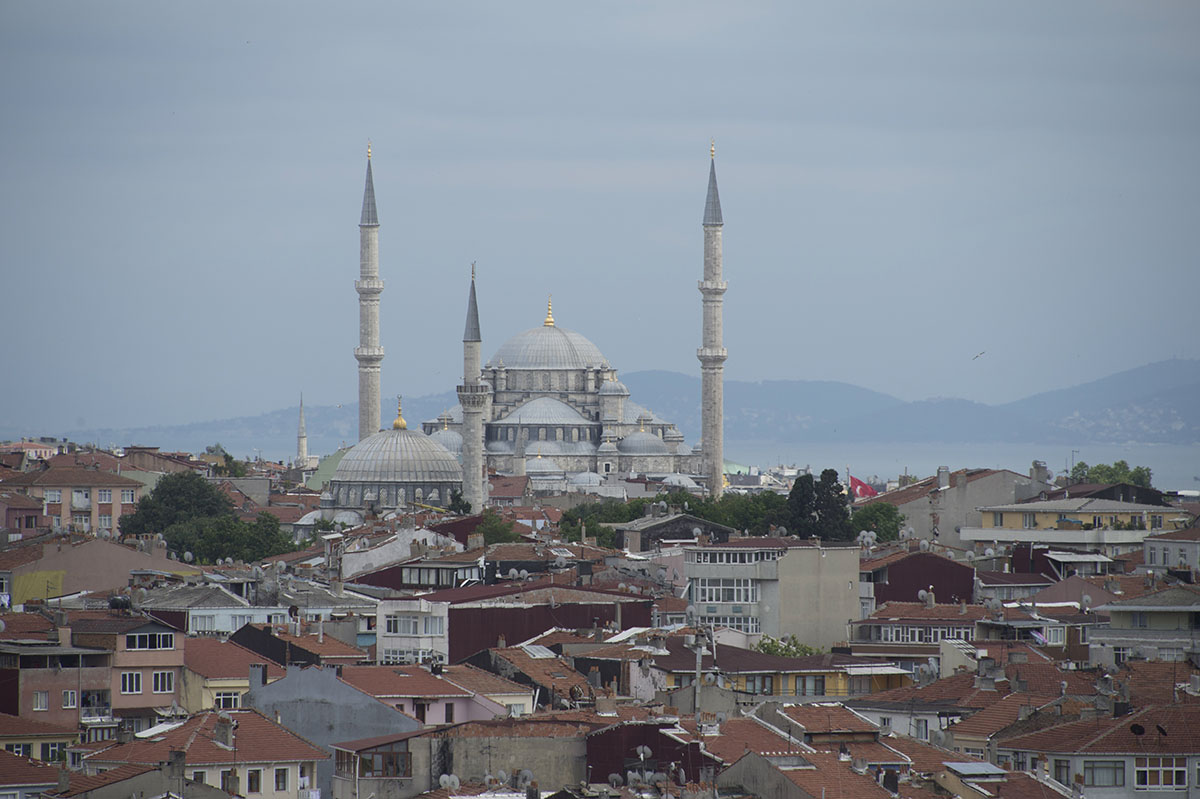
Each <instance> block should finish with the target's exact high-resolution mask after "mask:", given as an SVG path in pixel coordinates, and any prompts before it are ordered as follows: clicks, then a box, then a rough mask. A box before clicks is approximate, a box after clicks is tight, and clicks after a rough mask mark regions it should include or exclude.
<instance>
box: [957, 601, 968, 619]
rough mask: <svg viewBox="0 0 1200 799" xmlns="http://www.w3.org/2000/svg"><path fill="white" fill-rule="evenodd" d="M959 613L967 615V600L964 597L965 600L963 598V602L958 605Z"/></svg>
mask: <svg viewBox="0 0 1200 799" xmlns="http://www.w3.org/2000/svg"><path fill="white" fill-rule="evenodd" d="M958 615H959V616H966V615H967V600H965V599H964V600H963V601H962V602H961V603H960V604H959V606H958Z"/></svg>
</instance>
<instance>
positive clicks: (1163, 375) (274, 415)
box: [6, 360, 1200, 459]
mask: <svg viewBox="0 0 1200 799" xmlns="http://www.w3.org/2000/svg"><path fill="white" fill-rule="evenodd" d="M622 379H623V381H624V382H625V384H626V385H627V386H628V387H629V390H630V393H631V398H632V399H633V400H635V401H636V402H638V403H640V404H641V405H644V406H646V407H648V408H650V409H651V410H653V411H654V412H655V413H656V414H658V415H659V416H660V417H662V418H664V419H670V420H671V421H674V422H675V423H676V424H677V425H679V428H680V430H681V431H682V432H683V434H684V436H685V437H686V439H687V441H688V443H695V442H696V441H698V440H699V438H700V379H699V378H698V377H693V376H690V375H683V374H678V373H676V372H664V371H646V372H632V373H630V374H628V375H623V376H622ZM1197 398H1200V361H1197V360H1173V361H1162V362H1160V363H1154V364H1149V365H1147V366H1142V367H1138V368H1136V369H1131V370H1128V371H1125V372H1121V373H1119V374H1115V375H1111V376H1109V377H1105V378H1102V379H1100V380H1095V381H1092V382H1090V383H1086V384H1083V385H1080V386H1075V387H1073V388H1067V389H1060V390H1057V391H1048V392H1044V393H1042V394H1036V395H1034V396H1032V397H1027V398H1025V399H1023V400H1018V401H1016V402H1010V403H1007V404H1004V405H984V404H982V403H977V402H969V401H967V400H962V399H930V400H922V401H919V402H903V401H901V400H899V399H897V398H895V397H891V396H888V395H887V394H881V393H879V392H877V391H871V390H868V389H865V388H861V387H859V386H854V385H850V384H848V383H837V382H830V381H817V380H772V381H764V382H761V383H750V382H743V381H737V380H730V381H726V383H725V438H726V440H728V441H748V440H758V441H775V442H779V443H781V444H790V443H838V442H846V443H851V442H853V443H871V442H879V443H890V442H924V443H973V442H974V443H1025V442H1037V443H1043V444H1062V443H1071V444H1073V445H1075V444H1182V445H1192V444H1200V401H1198V399H1197ZM456 403H457V398H456V397H455V395H454V393H453V392H452V391H446V392H443V393H440V394H430V395H426V396H423V397H405V400H404V416H405V418H406V419H407V420H408V422H409V425H410V426H411V427H414V428H415V427H416V426H417V425H419V424H420V423H421V422H422V421H425V420H427V419H433V418H435V417H436V416H437V415H438V414H439V413H441V411H443V410H444V409H446V408H449V407H451V406H453V405H454V404H456ZM297 410H298V409H297V408H296V407H295V406H293V407H291V408H284V409H281V410H277V411H271V412H269V413H264V414H260V415H258V416H247V417H240V418H236V419H218V420H213V421H207V422H191V423H187V424H181V425H160V426H155V427H140V428H123V429H111V428H109V429H88V430H73V431H67V432H63V433H61V434H60V435H64V436H66V437H68V438H70V439H71V440H73V441H78V442H94V443H97V444H100V445H105V446H106V445H108V444H115V445H118V446H123V445H126V444H148V445H158V446H160V447H162V448H163V449H174V450H186V451H198V450H203V449H204V448H205V447H206V446H208V445H210V444H213V443H216V442H220V443H221V444H222V445H223V446H224V447H225V448H226V449H227V450H229V451H230V452H231V453H233V454H234V455H236V456H238V457H244V456H254V455H257V454H261V455H262V456H263V457H269V458H283V459H287V458H290V457H291V456H292V455H293V454H294V453H295V451H296V419H297ZM394 414H395V409H394V406H391V405H390V404H389V405H387V406H385V407H384V409H383V415H382V420H383V424H384V425H385V426H386V425H388V424H390V422H391V420H392V419H393V418H394ZM305 415H306V417H307V422H308V441H309V450H310V451H311V452H315V453H322V452H332V451H333V450H334V449H336V448H337V447H339V446H341V445H343V444H352V443H354V440H355V438H356V437H357V430H358V406H357V405H355V404H346V405H342V406H312V407H306V408H305ZM6 434H8V435H19V434H20V433H19V431H14V432H8V433H6Z"/></svg>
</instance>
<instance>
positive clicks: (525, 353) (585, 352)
mask: <svg viewBox="0 0 1200 799" xmlns="http://www.w3.org/2000/svg"><path fill="white" fill-rule="evenodd" d="M501 362H503V363H504V368H505V369H509V370H512V369H589V368H591V369H594V368H598V367H601V366H603V365H604V363H605V361H604V356H603V355H601V354H600V349H599V348H598V347H597V346H596V345H595V344H593V343H592V342H590V341H588V340H587V339H586V338H584V337H583V336H582V335H580V334H579V333H576V332H575V331H573V330H567V329H566V328H565V327H556V326H553V325H542V326H541V327H534V328H531V329H529V330H525V331H523V332H520V333H518V334H516V335H515V336H513V337H512V338H510V339H509V340H508V341H506V342H504V344H502V345H501V346H500V349H498V350H496V354H495V355H493V356H492V359H491V360H490V361H489V362H488V365H489V366H496V365H499V364H500V363H501Z"/></svg>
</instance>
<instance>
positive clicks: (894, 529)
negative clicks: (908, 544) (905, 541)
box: [850, 502, 904, 541]
mask: <svg viewBox="0 0 1200 799" xmlns="http://www.w3.org/2000/svg"><path fill="white" fill-rule="evenodd" d="M903 526H904V514H903V513H901V512H900V509H899V508H897V507H896V506H895V505H892V504H889V503H887V502H872V503H871V504H869V505H863V506H862V507H861V508H857V509H855V511H854V513H852V514H851V515H850V531H851V532H852V533H854V534H855V535H858V531H860V530H874V531H875V533H876V534H877V535H878V536H879V540H880V541H895V540H896V539H898V538H899V537H900V528H901V527H903Z"/></svg>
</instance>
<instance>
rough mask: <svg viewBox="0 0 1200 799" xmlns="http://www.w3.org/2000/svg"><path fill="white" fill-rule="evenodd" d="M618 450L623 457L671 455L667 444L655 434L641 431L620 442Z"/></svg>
mask: <svg viewBox="0 0 1200 799" xmlns="http://www.w3.org/2000/svg"><path fill="white" fill-rule="evenodd" d="M617 450H618V451H620V452H621V454H623V455H670V454H671V451H670V450H669V449H668V448H667V444H666V442H665V441H663V440H662V439H661V438H659V437H658V436H656V435H654V434H653V433H647V432H644V431H639V432H637V433H630V434H629V435H627V436H625V437H624V438H622V439H621V440H620V442H618V444H617Z"/></svg>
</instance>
